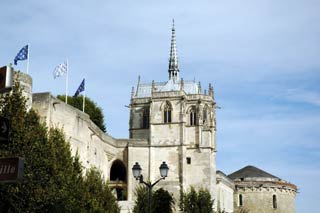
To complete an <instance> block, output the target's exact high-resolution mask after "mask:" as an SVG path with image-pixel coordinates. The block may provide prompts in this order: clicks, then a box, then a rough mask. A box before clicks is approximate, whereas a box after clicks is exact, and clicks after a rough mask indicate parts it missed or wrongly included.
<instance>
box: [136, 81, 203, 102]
mask: <svg viewBox="0 0 320 213" xmlns="http://www.w3.org/2000/svg"><path fill="white" fill-rule="evenodd" d="M154 86H155V89H156V92H165V91H179V90H180V87H181V81H180V80H179V81H173V80H172V79H170V80H169V81H167V82H155V83H154ZM151 89H152V84H141V85H140V86H139V87H138V91H137V94H136V96H135V97H137V98H144V97H151ZM198 90H199V88H198V85H197V84H196V83H195V82H194V81H184V91H185V93H186V94H198Z"/></svg>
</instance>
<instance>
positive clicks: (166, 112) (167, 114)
mask: <svg viewBox="0 0 320 213" xmlns="http://www.w3.org/2000/svg"><path fill="white" fill-rule="evenodd" d="M163 121H164V123H171V106H170V104H169V103H168V102H166V104H165V106H164V108H163Z"/></svg>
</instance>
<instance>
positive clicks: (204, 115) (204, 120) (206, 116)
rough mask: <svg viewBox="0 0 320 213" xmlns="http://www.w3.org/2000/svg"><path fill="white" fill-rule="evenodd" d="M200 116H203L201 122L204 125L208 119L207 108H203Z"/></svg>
mask: <svg viewBox="0 0 320 213" xmlns="http://www.w3.org/2000/svg"><path fill="white" fill-rule="evenodd" d="M202 114H203V119H202V121H203V124H205V123H206V122H207V119H208V109H207V107H204V108H203V111H202Z"/></svg>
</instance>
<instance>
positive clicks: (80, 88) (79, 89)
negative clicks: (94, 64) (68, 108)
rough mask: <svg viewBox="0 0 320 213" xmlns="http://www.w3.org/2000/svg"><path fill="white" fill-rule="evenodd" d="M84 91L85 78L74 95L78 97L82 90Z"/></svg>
mask: <svg viewBox="0 0 320 213" xmlns="http://www.w3.org/2000/svg"><path fill="white" fill-rule="evenodd" d="M83 91H84V79H83V80H82V82H81V84H80V86H79V88H78V89H77V91H76V93H75V94H74V96H73V97H77V96H78V95H79V93H80V92H83Z"/></svg>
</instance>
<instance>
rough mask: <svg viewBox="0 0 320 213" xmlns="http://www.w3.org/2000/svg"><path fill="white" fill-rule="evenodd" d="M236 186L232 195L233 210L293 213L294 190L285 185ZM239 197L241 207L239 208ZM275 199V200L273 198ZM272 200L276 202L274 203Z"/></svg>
mask: <svg viewBox="0 0 320 213" xmlns="http://www.w3.org/2000/svg"><path fill="white" fill-rule="evenodd" d="M263 184H265V183H260V185H261V186H259V185H255V186H253V185H251V187H239V186H236V188H237V189H236V192H235V194H234V206H235V210H237V211H239V210H241V209H244V210H247V211H249V212H250V213H295V212H296V209H295V197H296V190H295V189H294V188H293V187H292V188H291V187H290V186H289V187H288V185H287V184H282V185H281V183H274V184H272V185H269V186H265V187H264V186H263ZM240 195H241V196H242V206H240ZM274 197H275V198H274ZM274 199H275V200H276V201H275V203H274Z"/></svg>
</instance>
